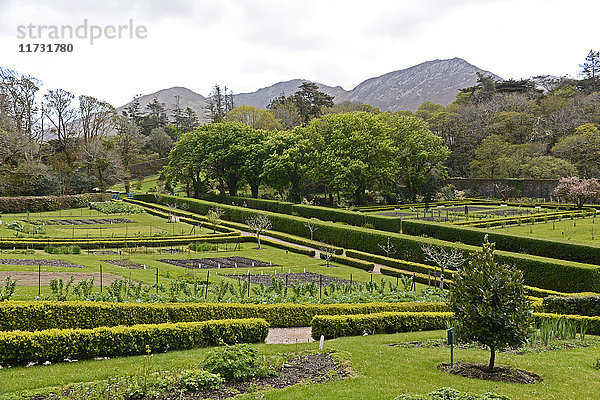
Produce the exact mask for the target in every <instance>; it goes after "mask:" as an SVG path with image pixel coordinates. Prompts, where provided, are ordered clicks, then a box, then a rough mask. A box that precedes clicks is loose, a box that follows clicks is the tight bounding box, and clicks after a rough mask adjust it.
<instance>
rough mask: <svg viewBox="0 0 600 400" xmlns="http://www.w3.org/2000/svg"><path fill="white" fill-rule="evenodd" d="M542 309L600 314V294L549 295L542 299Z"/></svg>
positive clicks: (552, 311) (569, 312)
mask: <svg viewBox="0 0 600 400" xmlns="http://www.w3.org/2000/svg"><path fill="white" fill-rule="evenodd" d="M543 307H544V311H545V312H548V313H554V314H576V315H586V316H591V317H596V316H600V296H598V295H580V296H569V297H558V296H549V297H546V298H544V301H543Z"/></svg>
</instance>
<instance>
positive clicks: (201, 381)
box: [178, 369, 224, 392]
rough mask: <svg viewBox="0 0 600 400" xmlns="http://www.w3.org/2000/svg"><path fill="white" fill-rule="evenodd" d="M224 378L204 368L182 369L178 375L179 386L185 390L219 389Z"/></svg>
mask: <svg viewBox="0 0 600 400" xmlns="http://www.w3.org/2000/svg"><path fill="white" fill-rule="evenodd" d="M223 381H224V379H223V378H222V377H221V376H219V375H216V374H213V373H210V372H208V371H205V370H203V369H193V370H185V371H182V372H181V373H180V374H179V376H178V383H179V387H180V388H181V389H182V390H183V391H184V392H187V391H192V390H218V389H220V388H221V385H222V384H223Z"/></svg>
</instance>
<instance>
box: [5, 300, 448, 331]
mask: <svg viewBox="0 0 600 400" xmlns="http://www.w3.org/2000/svg"><path fill="white" fill-rule="evenodd" d="M446 309H447V308H446V305H445V304H444V303H363V304H291V303H290V304H237V303H172V304H154V303H102V302H79V301H68V302H51V301H12V300H11V301H4V302H0V331H13V330H21V331H37V330H45V329H53V328H62V329H67V328H69V329H91V328H97V327H101V326H107V327H110V326H117V325H138V324H159V323H167V322H171V323H178V322H198V321H207V320H220V319H242V318H263V319H265V320H266V321H267V322H268V323H269V325H271V326H273V327H291V326H310V323H311V320H312V318H313V317H314V316H315V315H338V314H370V313H374V312H383V311H445V310H446Z"/></svg>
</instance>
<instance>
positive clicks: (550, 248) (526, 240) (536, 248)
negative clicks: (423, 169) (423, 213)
mask: <svg viewBox="0 0 600 400" xmlns="http://www.w3.org/2000/svg"><path fill="white" fill-rule="evenodd" d="M402 232H403V233H405V234H408V235H413V236H421V235H427V236H429V237H434V238H436V239H440V240H448V241H460V242H462V243H466V244H470V245H475V246H476V245H480V244H481V243H482V242H483V237H484V236H485V235H488V237H489V240H490V242H494V243H496V248H497V249H498V250H508V251H511V252H515V253H526V254H532V255H537V256H542V257H549V258H557V259H561V260H570V261H575V262H581V263H587V264H596V265H600V246H594V245H588V244H581V243H576V242H571V241H567V240H556V239H552V240H549V239H543V238H533V237H526V236H519V235H513V234H510V233H503V232H498V231H497V230H494V231H489V230H486V229H481V228H473V227H465V226H460V227H459V226H456V225H452V224H446V223H439V222H429V221H414V220H413V221H411V220H405V221H403V222H402Z"/></svg>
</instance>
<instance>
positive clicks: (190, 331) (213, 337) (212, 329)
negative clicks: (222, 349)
mask: <svg viewBox="0 0 600 400" xmlns="http://www.w3.org/2000/svg"><path fill="white" fill-rule="evenodd" d="M268 331H269V325H268V324H267V323H266V321H265V320H262V319H242V320H220V321H205V322H184V323H178V324H170V323H167V324H156V325H137V326H129V327H125V326H117V327H113V328H107V327H101V328H96V329H62V330H59V329H50V330H44V331H36V332H20V331H15V332H1V333H0V365H19V364H23V363H26V362H30V361H37V362H40V361H41V362H43V361H46V360H48V361H52V362H55V361H62V360H63V359H65V358H75V359H89V358H94V357H103V356H110V357H115V356H131V355H138V354H146V353H148V352H151V353H158V352H165V351H172V350H183V349H191V348H194V347H206V346H216V345H219V344H222V343H226V344H234V343H257V342H263V341H264V340H265V338H266V337H267V333H268Z"/></svg>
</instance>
